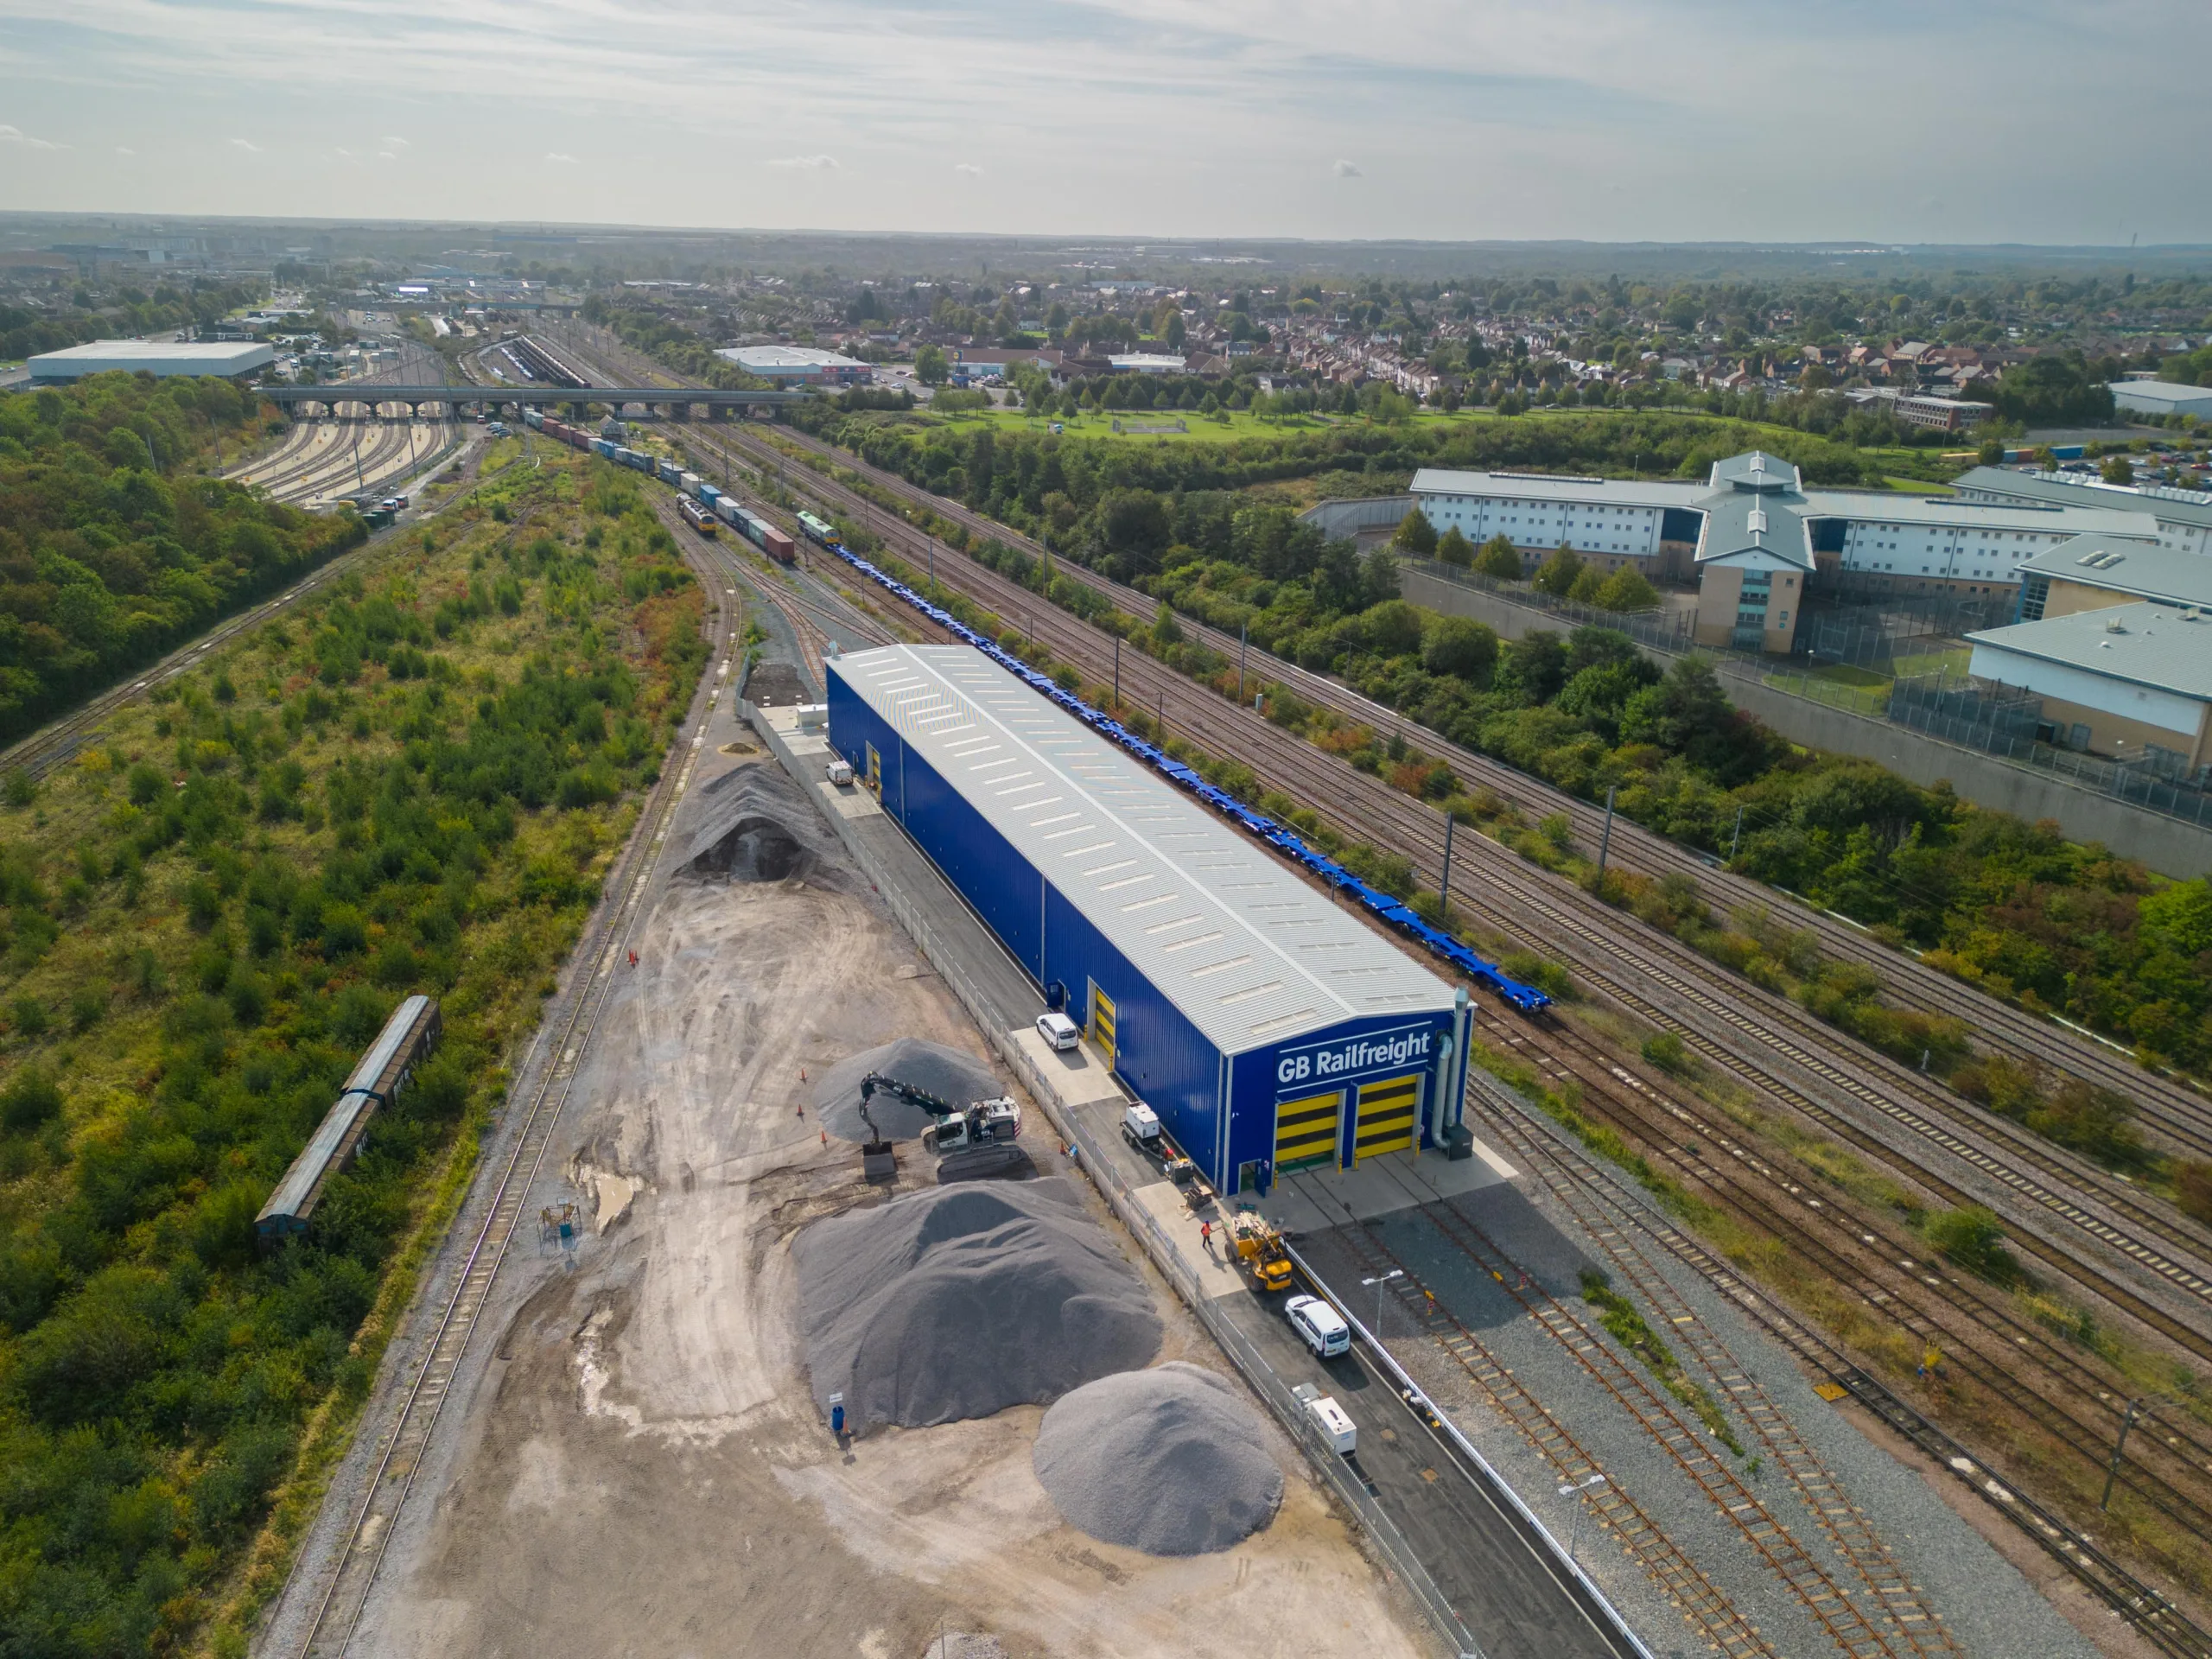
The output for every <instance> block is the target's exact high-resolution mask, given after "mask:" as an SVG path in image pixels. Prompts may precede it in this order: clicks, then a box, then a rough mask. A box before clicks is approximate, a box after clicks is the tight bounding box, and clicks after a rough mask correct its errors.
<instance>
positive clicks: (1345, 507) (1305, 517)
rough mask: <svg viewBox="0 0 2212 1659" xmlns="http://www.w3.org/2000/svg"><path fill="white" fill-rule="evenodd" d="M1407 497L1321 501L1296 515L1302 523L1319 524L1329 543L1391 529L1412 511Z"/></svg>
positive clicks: (1411, 502)
mask: <svg viewBox="0 0 2212 1659" xmlns="http://www.w3.org/2000/svg"><path fill="white" fill-rule="evenodd" d="M1413 505H1414V499H1413V497H1412V496H1410V495H1363V496H1360V497H1358V498H1357V499H1353V500H1350V501H1324V502H1323V503H1322V504H1321V505H1319V506H1318V507H1308V508H1307V509H1306V511H1305V512H1301V513H1300V514H1299V515H1298V521H1299V523H1300V524H1319V526H1320V527H1321V533H1322V534H1323V535H1324V536H1326V537H1328V538H1329V539H1330V540H1331V541H1332V542H1334V541H1340V540H1342V539H1343V538H1344V537H1347V536H1357V535H1358V534H1359V533H1360V532H1361V531H1365V530H1395V529H1396V528H1397V524H1398V521H1399V520H1400V519H1401V518H1404V517H1405V516H1406V514H1407V513H1408V512H1410V511H1411V510H1412V508H1413Z"/></svg>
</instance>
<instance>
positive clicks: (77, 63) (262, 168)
mask: <svg viewBox="0 0 2212 1659" xmlns="http://www.w3.org/2000/svg"><path fill="white" fill-rule="evenodd" d="M2207 48H2212V10H2208V9H2206V8H2205V7H2203V6H2202V5H2201V4H2193V3H2190V0H2088V3H2069V4H2058V3H2052V0H2016V3H2012V4H2007V5H2005V6H2001V7H1999V6H1994V5H1991V4H1986V3H1957V4H1953V5H1950V6H1948V7H1940V8H1939V7H1929V6H1926V5H1923V4H1910V3H1904V0H1860V3H1853V4H1850V5H1847V6H1846V5H1830V6H1825V7H1820V8H1790V9H1787V10H1776V9H1774V8H1771V7H1764V6H1756V5H1752V4H1751V3H1749V0H1640V3H1625V0H1555V3H1552V4H1548V5H1547V6H1545V7H1543V8H1541V9H1538V8H1530V7H1527V6H1515V5H1510V4H1506V3H1503V0H1463V3H1456V4H1445V3H1441V0H1403V3H1397V4H1392V5H1385V6H1380V7H1375V8H1368V9H1363V10H1361V11H1360V12H1359V13H1358V14H1357V16H1353V15H1351V14H1347V13H1346V12H1345V11H1344V10H1342V9H1341V8H1324V7H1321V6H1319V5H1318V4H1313V3H1311V0H1290V3H1268V4H1262V3H1260V0H1216V3H1202V4H1177V5H1169V4H1167V3H1166V0H1096V3H1089V4H1070V3H1046V4H1042V5H1037V4H1031V5H1022V6H1016V5H1014V4H1013V3H1011V0H955V3H949V4H942V5H936V6H926V7H925V6H922V5H918V4H911V3H897V4H890V5H882V4H865V5H864V4H860V3H855V0H818V3H814V4H810V5H809V6H807V7H805V8H803V9H791V8H787V7H779V6H771V5H767V4H765V3H761V0H733V3H725V4H715V5H712V6H702V5H699V4H696V3H695V4H689V5H686V4H675V3H661V0H646V3H643V4H639V5H635V6H631V7H625V8H622V9H620V10H613V9H609V8H606V7H604V6H602V5H601V4H598V3H594V0H538V3H533V4H531V5H530V6H528V7H526V8H525V7H524V6H521V5H519V4H517V3H514V0H441V3H438V4H435V5H433V4H429V3H426V0H378V3H377V4H375V5H366V4H359V3H351V0H341V3H337V4H332V3H327V0H326V3H308V0H267V3H261V4H255V5H251V6H248V5H245V4H242V3H236V0H0V64H4V66H5V69H4V72H0V159H4V162H5V165H4V166H0V209H14V210H29V211H110V212H122V213H133V212H135V213H230V214H254V215H284V214H296V215H313V216H318V217H327V216H337V217H354V216H359V217H362V218H391V217H405V218H436V219H446V218H451V219H504V220H514V219H530V218H537V217H543V218H546V219H558V220H562V221H564V222H570V223H575V222H590V221H600V222H613V223H626V224H674V225H694V226H728V227H739V226H809V227H818V228H823V229H833V230H886V231H916V232H930V231H936V232H1031V233H1079V232H1090V233H1094V234H1101V235H1109V234H1131V235H1157V236H1205V235H1210V236H1220V237H1241V236H1249V237H1266V236H1298V237H1310V238H1396V237H1419V238H1435V239H1440V240H1451V239H1459V238H1585V239H1590V240H1603V241H1616V240H1621V241H1626V240H1656V241H1684V240H1707V239H1712V240H1739V239H1746V238H1748V239H1760V238H1770V239H1775V240H1786V241H1815V240H1820V239H1823V238H1873V239H1881V240H1891V241H1899V242H1942V243H1952V244H1957V243H1975V242H1985V241H1986V242H2016V241H2017V242H2034V243H2042V244H2088V245H2104V246H2122V245H2126V243H2127V242H2128V241H2129V240H2130V239H2131V238H2137V237H2139V238H2141V240H2142V241H2143V242H2145V243H2146V244H2158V243H2189V242H2203V241H2212V206H2209V205H2208V204H2207V203H2206V201H2205V200H2204V197H2203V193H2202V190H2201V189H2200V188H2197V180H2196V176H2195V173H2194V167H2193V163H2191V162H2188V161H2187V160H2185V159H2183V158H2187V157H2190V156H2196V155H2201V154H2202V150H2203V148H2204V145H2205V143H2206V141H2207V140H2208V138H2212V100H2207V99H2204V98H2203V97H2202V92H2201V74H2200V71H2199V68H2198V66H2199V65H2201V64H2202V62H2203V61H2204V60H2205V58H2206V56H2207Z"/></svg>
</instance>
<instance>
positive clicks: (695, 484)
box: [676, 473, 706, 501]
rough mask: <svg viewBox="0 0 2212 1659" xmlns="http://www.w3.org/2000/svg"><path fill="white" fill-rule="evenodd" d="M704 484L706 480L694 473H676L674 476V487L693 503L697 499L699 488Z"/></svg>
mask: <svg viewBox="0 0 2212 1659" xmlns="http://www.w3.org/2000/svg"><path fill="white" fill-rule="evenodd" d="M705 482H706V480H704V479H702V478H701V477H700V476H699V474H696V473H678V474H677V475H676V487H677V489H679V490H681V491H683V493H684V494H686V495H688V496H690V498H691V499H693V500H695V501H696V500H697V499H699V486H701V485H702V484H703V483H705Z"/></svg>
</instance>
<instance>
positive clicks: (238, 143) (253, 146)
mask: <svg viewBox="0 0 2212 1659" xmlns="http://www.w3.org/2000/svg"><path fill="white" fill-rule="evenodd" d="M231 148H232V149H242V150H244V151H245V153H246V154H247V155H249V156H258V155H260V154H261V146H260V145H259V144H257V143H254V142H253V141H252V140H251V139H249V138H233V139H232V140H231Z"/></svg>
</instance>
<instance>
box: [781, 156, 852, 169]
mask: <svg viewBox="0 0 2212 1659" xmlns="http://www.w3.org/2000/svg"><path fill="white" fill-rule="evenodd" d="M768 165H769V166H771V167H807V168H814V169H816V170H817V172H823V173H835V172H836V171H837V158H836V156H779V157H778V158H777V159H776V160H774V161H772V162H769V163H768Z"/></svg>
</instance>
